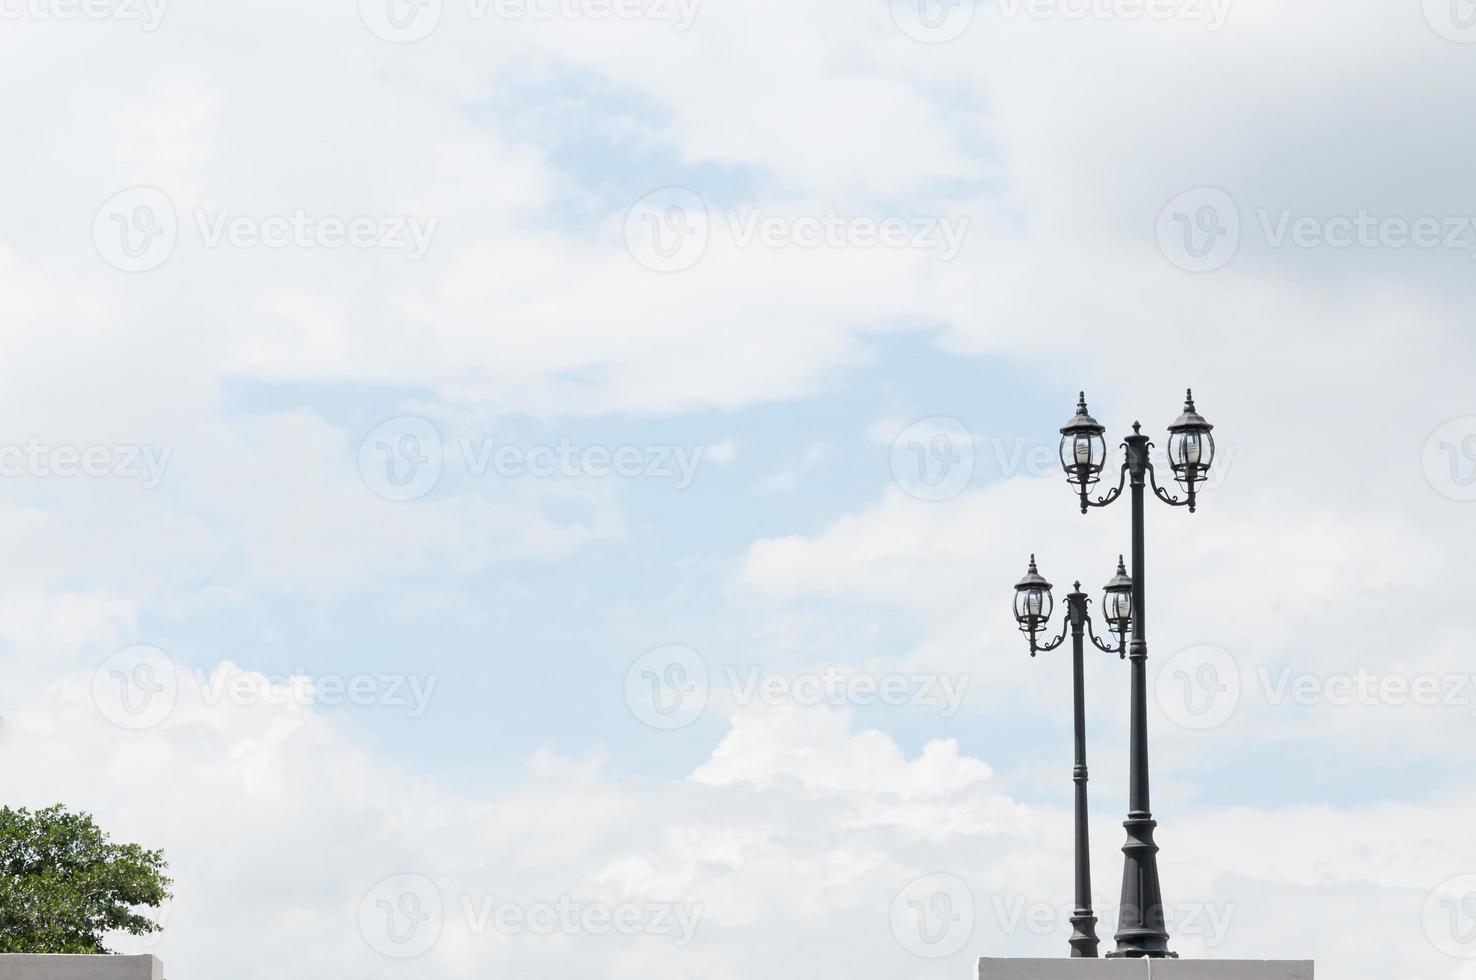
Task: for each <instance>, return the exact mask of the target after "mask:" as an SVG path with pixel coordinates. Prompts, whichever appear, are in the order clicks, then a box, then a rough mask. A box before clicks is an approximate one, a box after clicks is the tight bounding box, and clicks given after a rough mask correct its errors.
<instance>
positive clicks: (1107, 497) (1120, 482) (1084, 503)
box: [1081, 463, 1128, 514]
mask: <svg viewBox="0 0 1476 980" xmlns="http://www.w3.org/2000/svg"><path fill="white" fill-rule="evenodd" d="M1127 478H1128V467H1127V463H1123V464H1122V471H1121V473H1120V474H1119V475H1118V478H1117V486H1116V487H1115V488H1113V489H1112V490H1109V491H1108V492H1107V493H1105V494H1103V495H1102V496H1100V497H1098V498H1097V499H1096V500H1092V499H1090V498H1089V497H1087V493H1086V490H1085V489H1083V490H1082V492H1081V512H1082V513H1083V514H1085V513H1086V512H1087V508H1088V507H1106V506H1107V505H1108V504H1110V503H1112V501H1114V500H1116V499H1117V498H1118V497H1121V496H1122V488H1123V487H1125V486H1127Z"/></svg>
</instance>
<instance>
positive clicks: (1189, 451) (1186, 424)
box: [1168, 390, 1215, 509]
mask: <svg viewBox="0 0 1476 980" xmlns="http://www.w3.org/2000/svg"><path fill="white" fill-rule="evenodd" d="M1213 428H1214V426H1212V425H1210V424H1209V423H1208V422H1206V421H1205V420H1204V416H1202V415H1200V414H1199V413H1198V412H1197V411H1195V409H1194V392H1193V391H1192V390H1191V391H1189V393H1188V394H1187V395H1185V397H1184V414H1182V415H1180V416H1179V417H1178V418H1177V419H1175V420H1174V424H1173V425H1171V426H1169V427H1168V430H1169V445H1168V454H1169V465H1170V466H1172V467H1173V470H1174V479H1176V480H1178V481H1179V486H1181V487H1183V488H1184V491H1185V493H1187V494H1188V495H1189V501H1190V503H1189V506H1190V507H1191V509H1192V508H1193V506H1194V497H1195V494H1196V492H1197V491H1198V490H1199V485H1200V484H1201V483H1203V482H1204V478H1205V476H1206V475H1208V473H1209V468H1210V464H1212V463H1213V462H1214V460H1215V437H1214V436H1212V435H1210V430H1211V429H1213Z"/></svg>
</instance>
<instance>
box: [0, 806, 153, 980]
mask: <svg viewBox="0 0 1476 980" xmlns="http://www.w3.org/2000/svg"><path fill="white" fill-rule="evenodd" d="M166 867H167V865H166V864H165V863H164V853H163V852H162V851H146V850H144V849H143V848H141V847H139V846H138V845H137V844H115V843H113V842H112V841H111V840H109V839H108V835H107V834H105V833H103V831H102V830H101V829H100V828H99V827H98V826H97V824H95V823H93V822H92V816H91V814H87V813H71V812H69V811H67V809H66V808H64V807H62V806H60V805H58V806H52V807H47V808H46V809H44V810H37V811H35V812H34V813H32V812H31V811H29V810H26V809H25V808H24V807H22V808H21V809H19V810H12V809H11V808H10V807H0V953H108V952H111V951H110V950H109V949H108V948H107V947H105V946H104V945H103V937H104V936H105V935H106V934H107V933H109V932H124V933H128V934H130V935H134V936H143V935H147V934H149V933H152V932H158V931H159V929H160V928H161V927H160V926H159V925H158V924H157V923H155V922H154V921H153V920H152V919H150V918H148V917H147V916H145V915H143V914H141V912H140V910H141V909H148V908H158V907H159V905H160V904H161V903H162V902H164V901H166V900H167V899H168V898H169V897H170V893H169V886H170V885H171V884H173V882H172V881H171V880H170V879H169V878H167V877H165V875H164V871H165V869H166Z"/></svg>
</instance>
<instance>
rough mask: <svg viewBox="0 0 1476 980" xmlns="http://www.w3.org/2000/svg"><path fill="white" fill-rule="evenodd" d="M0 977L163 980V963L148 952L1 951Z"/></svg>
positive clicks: (17, 979) (9, 979)
mask: <svg viewBox="0 0 1476 980" xmlns="http://www.w3.org/2000/svg"><path fill="white" fill-rule="evenodd" d="M0 980H164V964H163V963H161V962H160V961H159V960H157V959H155V958H154V957H152V956H69V955H63V954H50V953H4V954H0Z"/></svg>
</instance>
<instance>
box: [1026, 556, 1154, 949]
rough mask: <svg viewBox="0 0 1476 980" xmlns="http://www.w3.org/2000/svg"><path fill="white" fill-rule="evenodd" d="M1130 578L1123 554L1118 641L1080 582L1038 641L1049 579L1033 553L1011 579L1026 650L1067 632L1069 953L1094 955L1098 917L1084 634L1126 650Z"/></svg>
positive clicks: (1112, 594) (1110, 594) (1111, 599)
mask: <svg viewBox="0 0 1476 980" xmlns="http://www.w3.org/2000/svg"><path fill="white" fill-rule="evenodd" d="M1132 587H1133V586H1132V582H1131V580H1129V579H1128V577H1127V569H1125V568H1124V567H1123V564H1122V559H1121V558H1120V557H1119V558H1118V560H1117V574H1116V575H1115V576H1113V578H1112V580H1111V581H1110V582H1108V583H1107V586H1106V588H1105V589H1104V590H1103V591H1104V594H1105V599H1104V601H1103V603H1102V609H1103V614H1104V615H1105V616H1106V617H1107V624H1108V628H1109V629H1110V630H1111V631H1112V632H1113V633H1114V634H1116V636H1117V647H1116V649H1114V648H1113V647H1110V646H1107V645H1105V644H1104V643H1102V641H1101V640H1099V639H1097V634H1096V632H1095V631H1094V630H1093V629H1092V620H1091V617H1090V616H1089V615H1088V613H1087V603H1089V602H1090V601H1091V600H1090V599H1088V598H1087V597H1086V593H1085V592H1082V591H1081V583H1080V582H1077V583H1076V584H1075V591H1073V592H1070V593H1068V594H1067V596H1066V616H1065V620H1064V622H1063V623H1062V624H1061V635H1060V636H1058V637H1056V638H1055V639H1054V640H1052V641H1050V642H1049V643H1047V644H1045V645H1044V646H1042V645H1040V643H1039V641H1038V637H1039V634H1040V631H1041V629H1043V628H1044V627H1045V625H1046V624H1047V623H1048V622H1049V621H1050V618H1051V609H1052V606H1053V601H1052V599H1051V583H1050V582H1048V581H1046V579H1045V577H1044V576H1042V575H1041V574H1040V571H1039V569H1037V568H1036V567H1035V556H1034V555H1031V556H1030V568H1029V570H1028V571H1026V573H1025V577H1024V578H1022V579H1020V581H1019V582H1018V583H1017V584H1016V585H1015V621H1016V622H1018V623H1019V624H1020V632H1022V633H1024V634H1026V635H1027V636H1028V637H1029V638H1030V655H1031V656H1032V657H1033V656H1035V655H1036V653H1038V652H1040V651H1042V650H1054V649H1056V648H1057V647H1058V646H1060V645H1061V644H1062V643H1063V642H1064V641H1065V639H1066V633H1067V631H1068V630H1069V631H1070V633H1071V680H1072V683H1071V689H1072V705H1073V708H1074V711H1073V715H1072V718H1073V723H1074V728H1075V736H1076V764H1075V766H1074V768H1073V769H1072V774H1071V778H1072V781H1073V782H1075V783H1076V908H1075V910H1074V911H1073V913H1072V915H1071V940H1070V944H1071V955H1072V956H1073V957H1095V956H1096V955H1097V943H1098V939H1097V917H1096V915H1095V914H1093V912H1092V858H1091V842H1090V837H1089V835H1088V832H1087V762H1086V684H1085V682H1084V680H1083V678H1082V668H1083V663H1082V661H1083V652H1084V650H1085V649H1086V637H1088V636H1090V637H1091V640H1092V644H1093V645H1094V646H1096V647H1097V649H1099V650H1102V651H1104V652H1106V653H1116V654H1117V655H1118V656H1119V657H1121V656H1123V655H1124V650H1125V644H1126V641H1127V634H1128V631H1129V630H1130V629H1131V628H1132Z"/></svg>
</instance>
